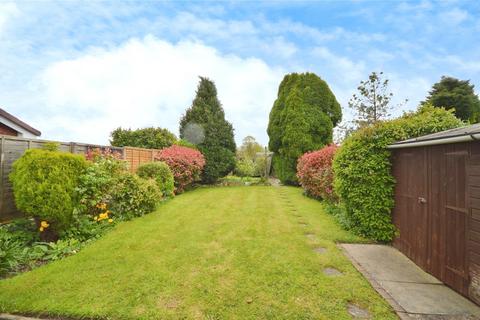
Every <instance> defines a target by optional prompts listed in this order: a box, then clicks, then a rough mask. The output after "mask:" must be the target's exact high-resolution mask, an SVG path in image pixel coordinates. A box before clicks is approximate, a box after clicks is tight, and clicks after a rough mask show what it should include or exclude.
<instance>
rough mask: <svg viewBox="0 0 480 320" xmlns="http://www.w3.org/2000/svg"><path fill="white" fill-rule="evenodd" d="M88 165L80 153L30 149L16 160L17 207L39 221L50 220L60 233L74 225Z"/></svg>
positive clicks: (14, 178)
mask: <svg viewBox="0 0 480 320" xmlns="http://www.w3.org/2000/svg"><path fill="white" fill-rule="evenodd" d="M86 167H87V162H86V160H85V158H84V157H83V156H80V155H74V154H70V153H65V152H58V151H48V150H40V149H30V150H27V151H26V152H25V154H24V155H23V156H22V157H20V158H19V159H18V160H16V161H15V162H14V164H13V170H12V173H11V174H10V180H11V181H12V184H13V193H14V196H15V203H16V205H17V208H18V209H19V210H21V211H23V212H24V213H25V214H27V215H29V216H32V217H34V218H35V219H36V220H37V221H38V222H39V221H48V223H49V226H48V229H47V230H48V231H49V232H53V233H54V234H55V235H56V234H58V232H60V231H62V230H64V229H66V228H68V227H69V226H70V223H71V221H72V218H73V209H74V206H75V204H76V199H75V192H74V191H75V188H76V187H77V185H78V182H79V177H80V175H82V174H83V172H84V171H85V169H86ZM47 230H45V231H47Z"/></svg>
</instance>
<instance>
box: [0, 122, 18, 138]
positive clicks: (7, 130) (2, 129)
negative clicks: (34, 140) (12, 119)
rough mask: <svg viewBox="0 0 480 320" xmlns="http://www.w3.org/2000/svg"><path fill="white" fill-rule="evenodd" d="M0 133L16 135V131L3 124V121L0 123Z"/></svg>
mask: <svg viewBox="0 0 480 320" xmlns="http://www.w3.org/2000/svg"><path fill="white" fill-rule="evenodd" d="M0 134H4V135H7V136H14V137H16V136H17V135H18V132H17V131H15V130H13V129H12V128H10V127H8V126H6V125H4V124H3V123H0Z"/></svg>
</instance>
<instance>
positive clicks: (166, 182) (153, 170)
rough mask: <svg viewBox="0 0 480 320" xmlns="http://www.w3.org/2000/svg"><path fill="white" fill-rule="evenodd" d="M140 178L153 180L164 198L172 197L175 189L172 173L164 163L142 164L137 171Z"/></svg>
mask: <svg viewBox="0 0 480 320" xmlns="http://www.w3.org/2000/svg"><path fill="white" fill-rule="evenodd" d="M137 174H138V176H139V177H140V178H144V179H154V180H155V182H156V183H157V185H158V188H159V189H160V191H161V192H162V194H163V196H164V197H171V196H173V191H174V189H175V185H174V183H175V182H174V179H173V173H172V171H171V170H170V167H169V166H168V165H167V164H166V163H165V162H161V161H158V162H150V163H145V164H142V165H140V166H139V167H138V169H137Z"/></svg>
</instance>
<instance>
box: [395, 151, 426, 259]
mask: <svg viewBox="0 0 480 320" xmlns="http://www.w3.org/2000/svg"><path fill="white" fill-rule="evenodd" d="M419 151H420V152H419ZM394 176H395V177H397V185H396V190H395V202H396V203H397V205H396V206H395V209H394V212H393V220H394V223H395V225H396V226H397V228H398V229H399V230H400V235H399V237H397V238H396V239H395V241H394V245H395V246H396V247H397V248H399V249H400V251H402V252H403V253H405V255H407V256H408V257H409V258H410V259H412V260H413V261H414V262H415V263H416V264H418V265H419V266H421V267H422V268H426V267H427V260H428V254H427V236H428V216H427V201H428V200H427V185H426V182H427V167H426V154H425V152H424V151H423V149H402V150H398V151H397V152H396V154H395V158H394Z"/></svg>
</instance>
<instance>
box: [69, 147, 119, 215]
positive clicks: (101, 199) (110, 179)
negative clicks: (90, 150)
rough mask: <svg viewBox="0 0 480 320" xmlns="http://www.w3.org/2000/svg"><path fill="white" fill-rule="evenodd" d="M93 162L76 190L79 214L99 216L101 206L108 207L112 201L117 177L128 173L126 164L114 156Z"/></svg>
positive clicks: (102, 157)
mask: <svg viewBox="0 0 480 320" xmlns="http://www.w3.org/2000/svg"><path fill="white" fill-rule="evenodd" d="M92 161H93V162H90V165H89V166H88V167H87V169H86V170H85V173H84V174H82V175H81V176H80V177H79V183H78V185H77V187H76V188H75V193H76V198H77V199H78V202H77V205H76V208H75V209H76V210H75V211H76V213H77V214H87V215H90V216H92V217H93V216H95V215H98V214H99V213H100V211H101V208H100V205H102V204H105V205H107V204H108V203H109V202H110V199H111V190H112V187H113V185H114V183H115V179H116V177H119V176H121V175H122V174H124V173H126V172H127V167H126V163H125V162H123V161H120V160H117V159H116V158H115V157H114V156H112V155H106V156H100V155H97V156H95V157H93V158H92Z"/></svg>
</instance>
